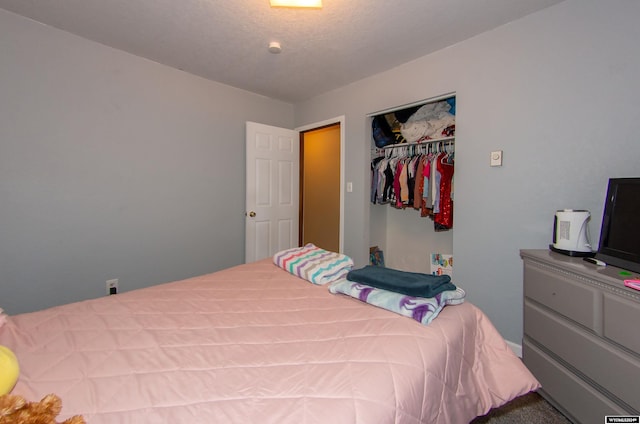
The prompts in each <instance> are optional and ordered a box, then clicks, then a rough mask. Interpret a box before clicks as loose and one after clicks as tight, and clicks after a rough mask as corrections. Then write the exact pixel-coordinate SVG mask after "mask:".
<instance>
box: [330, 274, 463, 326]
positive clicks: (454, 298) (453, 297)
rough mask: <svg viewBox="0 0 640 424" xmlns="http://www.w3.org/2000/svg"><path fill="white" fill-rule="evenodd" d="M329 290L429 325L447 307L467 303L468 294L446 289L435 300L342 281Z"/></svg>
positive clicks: (333, 284) (457, 289) (459, 290)
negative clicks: (465, 301) (465, 300)
mask: <svg viewBox="0 0 640 424" xmlns="http://www.w3.org/2000/svg"><path fill="white" fill-rule="evenodd" d="M329 291H330V292H331V293H333V294H336V293H342V294H346V295H347V296H351V297H353V298H355V299H358V300H360V301H362V302H366V303H369V304H371V305H373V306H377V307H379V308H382V309H386V310H388V311H391V312H395V313H396V314H400V315H402V316H405V317H409V318H413V319H414V320H416V321H418V322H420V323H422V324H424V325H427V324H429V323H430V322H431V321H433V320H434V319H435V318H436V317H437V316H438V314H439V313H440V311H442V308H444V307H445V306H446V305H459V304H461V303H463V302H464V299H465V297H466V293H465V291H464V290H462V289H461V288H460V287H457V288H456V289H455V290H446V291H443V292H440V293H438V294H436V295H435V296H434V297H429V298H425V297H414V296H407V295H404V294H401V293H396V292H392V291H388V290H384V289H379V288H376V287H371V286H367V285H365V284H360V283H354V282H353V281H349V280H340V281H335V282H333V283H331V285H330V286H329Z"/></svg>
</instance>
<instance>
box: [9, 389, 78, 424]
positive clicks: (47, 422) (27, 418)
mask: <svg viewBox="0 0 640 424" xmlns="http://www.w3.org/2000/svg"><path fill="white" fill-rule="evenodd" d="M61 410H62V401H61V400H60V398H59V397H58V396H56V395H54V394H49V395H46V396H45V397H44V398H42V400H41V401H40V402H27V400H26V399H25V398H23V397H22V396H16V395H9V394H7V395H2V396H0V424H18V423H19V424H57V423H58V421H56V416H58V414H59V413H60V411H61ZM62 424H86V422H85V420H84V418H82V417H81V416H79V415H76V416H73V417H71V418H69V419H67V420H65V421H63V422H62Z"/></svg>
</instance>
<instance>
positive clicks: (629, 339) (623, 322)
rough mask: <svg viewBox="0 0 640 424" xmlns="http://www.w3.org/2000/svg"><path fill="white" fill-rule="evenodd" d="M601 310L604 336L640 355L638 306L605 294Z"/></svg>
mask: <svg viewBox="0 0 640 424" xmlns="http://www.w3.org/2000/svg"><path fill="white" fill-rule="evenodd" d="M603 309H604V336H605V337H606V338H608V339H609V340H613V341H614V342H616V343H619V344H621V345H622V346H624V347H626V348H627V349H629V350H631V351H633V352H635V353H636V354H638V355H640V329H638V325H640V321H638V319H639V318H640V304H638V302H637V301H636V302H633V301H631V300H627V299H624V298H621V297H618V296H612V295H610V294H607V293H605V295H604V302H603ZM638 396H639V397H640V394H638Z"/></svg>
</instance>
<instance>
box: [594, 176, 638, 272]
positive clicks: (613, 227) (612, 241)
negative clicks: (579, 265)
mask: <svg viewBox="0 0 640 424" xmlns="http://www.w3.org/2000/svg"><path fill="white" fill-rule="evenodd" d="M596 259H600V260H601V261H603V262H606V263H607V265H613V266H616V267H619V268H623V269H626V270H629V271H635V272H640V178H611V179H609V185H608V187H607V197H606V198H605V202H604V213H603V215H602V227H601V228H600V243H599V245H598V252H597V253H596Z"/></svg>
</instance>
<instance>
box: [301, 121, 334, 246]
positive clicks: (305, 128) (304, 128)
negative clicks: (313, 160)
mask: <svg viewBox="0 0 640 424" xmlns="http://www.w3.org/2000/svg"><path fill="white" fill-rule="evenodd" d="M334 124H340V253H344V192H345V175H344V173H345V117H344V115H342V116H338V117H336V118H331V119H327V120H326V121H321V122H315V123H313V124H309V125H305V126H302V127H298V128H296V129H295V130H296V131H298V132H299V133H302V132H305V131H313V130H315V129H319V128H322V127H326V126H329V125H334Z"/></svg>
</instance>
